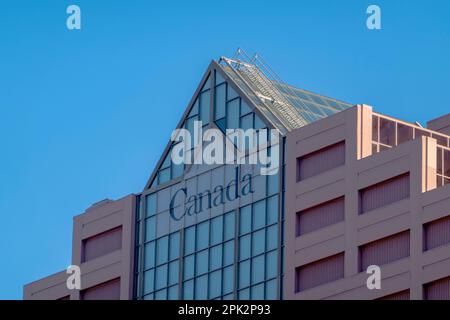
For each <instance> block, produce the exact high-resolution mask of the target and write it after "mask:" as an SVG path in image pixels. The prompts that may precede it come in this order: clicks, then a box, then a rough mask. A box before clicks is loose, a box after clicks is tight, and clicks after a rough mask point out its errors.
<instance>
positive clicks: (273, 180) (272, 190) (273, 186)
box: [267, 174, 279, 196]
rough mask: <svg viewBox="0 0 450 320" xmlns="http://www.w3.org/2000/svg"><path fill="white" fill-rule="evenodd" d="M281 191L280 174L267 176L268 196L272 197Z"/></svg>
mask: <svg viewBox="0 0 450 320" xmlns="http://www.w3.org/2000/svg"><path fill="white" fill-rule="evenodd" d="M278 191H279V185H278V174H272V175H268V176H267V195H268V196H271V195H274V194H276V193H278Z"/></svg>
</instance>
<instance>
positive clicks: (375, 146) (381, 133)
mask: <svg viewBox="0 0 450 320" xmlns="http://www.w3.org/2000/svg"><path fill="white" fill-rule="evenodd" d="M422 136H425V137H432V138H434V139H436V141H437V144H438V145H439V146H442V147H446V148H448V147H450V137H449V136H447V135H445V134H441V133H438V132H435V131H433V130H429V129H426V128H422V127H421V126H419V125H414V124H412V123H408V122H405V121H401V120H397V119H394V118H391V117H388V116H385V115H382V114H379V113H375V112H374V113H373V119H372V154H375V153H378V152H381V151H383V150H387V149H391V148H393V147H396V146H398V145H399V144H402V143H404V142H407V141H410V140H414V139H417V138H420V137H422Z"/></svg>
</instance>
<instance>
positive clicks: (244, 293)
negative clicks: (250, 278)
mask: <svg viewBox="0 0 450 320" xmlns="http://www.w3.org/2000/svg"><path fill="white" fill-rule="evenodd" d="M249 299H250V289H244V290H241V291H239V300H249Z"/></svg>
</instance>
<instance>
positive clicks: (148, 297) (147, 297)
mask: <svg viewBox="0 0 450 320" xmlns="http://www.w3.org/2000/svg"><path fill="white" fill-rule="evenodd" d="M153 296H154V295H153V293H151V294H148V295H146V296H144V300H153Z"/></svg>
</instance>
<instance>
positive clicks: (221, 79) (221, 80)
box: [216, 71, 225, 86]
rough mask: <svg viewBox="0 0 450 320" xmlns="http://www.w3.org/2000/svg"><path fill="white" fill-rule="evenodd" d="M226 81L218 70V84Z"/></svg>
mask: <svg viewBox="0 0 450 320" xmlns="http://www.w3.org/2000/svg"><path fill="white" fill-rule="evenodd" d="M223 82H225V79H224V78H223V77H222V75H221V74H220V72H218V71H216V86H217V85H218V84H221V83H223Z"/></svg>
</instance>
